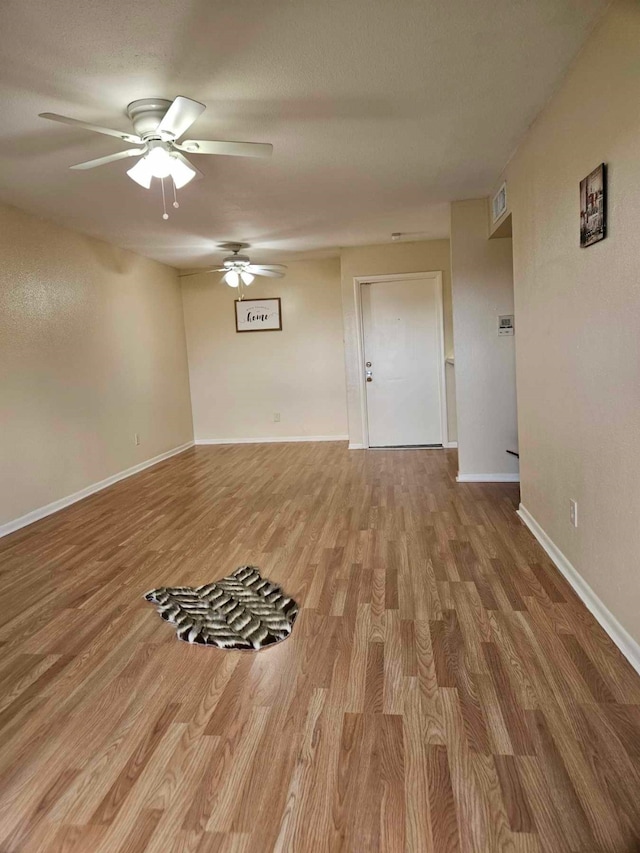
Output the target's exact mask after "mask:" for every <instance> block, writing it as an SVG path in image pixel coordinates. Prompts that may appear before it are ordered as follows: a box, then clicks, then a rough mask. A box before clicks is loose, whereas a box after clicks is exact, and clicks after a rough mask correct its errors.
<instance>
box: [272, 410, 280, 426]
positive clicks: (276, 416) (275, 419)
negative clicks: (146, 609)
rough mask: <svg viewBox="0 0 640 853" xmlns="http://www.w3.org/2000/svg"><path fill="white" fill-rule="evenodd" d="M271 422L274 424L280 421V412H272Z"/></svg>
mask: <svg viewBox="0 0 640 853" xmlns="http://www.w3.org/2000/svg"><path fill="white" fill-rule="evenodd" d="M273 422H274V424H279V423H280V412H274V413H273Z"/></svg>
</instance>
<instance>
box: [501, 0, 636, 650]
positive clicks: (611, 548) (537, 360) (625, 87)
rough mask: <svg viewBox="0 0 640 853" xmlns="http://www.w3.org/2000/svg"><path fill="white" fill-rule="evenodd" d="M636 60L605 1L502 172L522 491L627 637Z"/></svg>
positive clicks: (631, 601) (630, 616)
mask: <svg viewBox="0 0 640 853" xmlns="http://www.w3.org/2000/svg"><path fill="white" fill-rule="evenodd" d="M639 69H640V5H639V4H638V3H637V2H632V0H624V1H623V2H616V3H614V4H613V5H612V7H611V8H610V9H609V11H608V12H607V14H606V15H605V17H604V18H603V20H602V22H601V23H600V24H599V25H598V27H597V28H596V30H595V31H594V32H593V34H592V36H591V37H590V39H589V40H588V41H587V43H586V44H585V46H584V48H583V50H582V52H581V54H580V56H579V57H578V58H577V60H576V62H575V63H574V65H573V67H572V68H571V70H570V72H569V74H568V76H567V78H566V80H565V81H564V84H563V85H562V86H561V88H560V90H559V91H558V92H557V93H556V95H555V97H554V98H553V99H552V100H551V102H550V103H549V104H548V106H547V107H546V109H545V110H544V112H543V113H542V115H541V116H540V117H539V118H538V120H537V122H536V123H535V125H534V126H533V128H532V130H531V132H530V133H529V135H528V136H527V138H526V140H525V141H524V143H523V144H522V146H521V147H520V149H519V151H518V152H517V154H516V155H515V157H514V158H513V160H512V162H511V163H510V164H509V166H508V169H507V172H506V175H507V180H508V191H509V200H510V207H511V210H512V212H513V244H514V267H515V297H516V300H515V301H516V322H517V334H516V356H517V365H518V413H519V432H520V448H521V451H522V457H521V476H522V502H523V504H524V506H525V507H526V509H527V510H528V511H529V512H530V513H531V514H532V515H533V516H534V518H535V519H536V520H537V522H538V523H539V524H540V525H541V526H542V528H543V529H544V530H545V531H546V533H547V534H548V535H549V536H550V537H551V539H552V540H553V541H554V542H555V544H556V545H557V546H558V548H560V550H561V551H562V552H563V553H564V554H565V555H566V557H567V558H568V559H569V560H570V561H571V563H572V564H573V565H574V567H575V568H576V569H577V570H578V572H579V573H580V574H581V575H582V576H583V577H584V578H585V580H586V581H587V583H589V584H590V586H591V587H592V588H593V590H594V591H595V592H596V594H597V595H598V596H599V597H600V598H601V599H602V601H603V602H604V603H605V605H606V606H607V607H608V608H609V609H610V610H611V611H612V612H613V614H614V615H615V616H616V617H617V618H618V619H619V620H620V622H621V623H622V625H623V626H624V627H625V628H626V629H627V630H628V631H629V632H630V633H631V634H632V635H633V636H634V637H635V639H636V640H638V641H640V571H639V569H638V565H639V560H640V524H639V523H638V522H639V520H640V240H639V239H638V235H639V234H640V192H639V191H640V106H639V105H640V70H639ZM602 161H606V162H607V163H608V166H609V236H608V237H607V239H606V240H604V241H603V242H601V243H598V244H596V245H594V246H591V247H589V248H586V249H580V248H579V233H578V231H579V196H578V192H579V190H578V187H579V183H580V180H581V179H582V178H584V177H585V175H587V174H588V173H589V172H590V171H591V170H592V169H593V168H595V167H596V166H597V165H598V164H599V163H601V162H602ZM570 498H574V499H576V500H577V501H578V521H579V526H578V528H577V529H575V528H573V527H572V526H571V524H570V521H569V499H570Z"/></svg>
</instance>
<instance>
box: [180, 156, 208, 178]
mask: <svg viewBox="0 0 640 853" xmlns="http://www.w3.org/2000/svg"><path fill="white" fill-rule="evenodd" d="M173 156H174V157H175V158H176V159H177V160H181V161H182V162H183V163H184V164H185V166H188V167H189V168H190V169H193V171H194V172H195V173H196V178H204V175H203V174H202V172H201V171H200V169H198V168H197V166H194V165H193V163H192V162H191V160H187V158H186V157H185V156H184V154H181V153H180V152H179V151H174V152H173Z"/></svg>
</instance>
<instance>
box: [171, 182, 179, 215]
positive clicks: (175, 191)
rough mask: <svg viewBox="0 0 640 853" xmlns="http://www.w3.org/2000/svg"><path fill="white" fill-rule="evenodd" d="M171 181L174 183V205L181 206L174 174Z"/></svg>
mask: <svg viewBox="0 0 640 853" xmlns="http://www.w3.org/2000/svg"><path fill="white" fill-rule="evenodd" d="M171 183H172V184H173V206H174V207H175V208H178V207H180V205H179V204H178V190H177V187H176V182H175V181H174V180H173V175H171Z"/></svg>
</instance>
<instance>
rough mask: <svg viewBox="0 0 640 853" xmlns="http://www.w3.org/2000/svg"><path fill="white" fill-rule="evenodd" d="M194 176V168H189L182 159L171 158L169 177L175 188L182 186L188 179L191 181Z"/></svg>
mask: <svg viewBox="0 0 640 853" xmlns="http://www.w3.org/2000/svg"><path fill="white" fill-rule="evenodd" d="M195 176H196V170H195V169H191V168H190V167H189V166H188V165H187V164H186V163H185V162H184V161H182V160H178V158H177V157H172V158H171V177H172V178H173V183H174V184H175V185H176V189H177V190H179V189H180V188H181V187H184V186H185V185H186V184H188V183H189V181H192V180H193V179H194V178H195Z"/></svg>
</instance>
